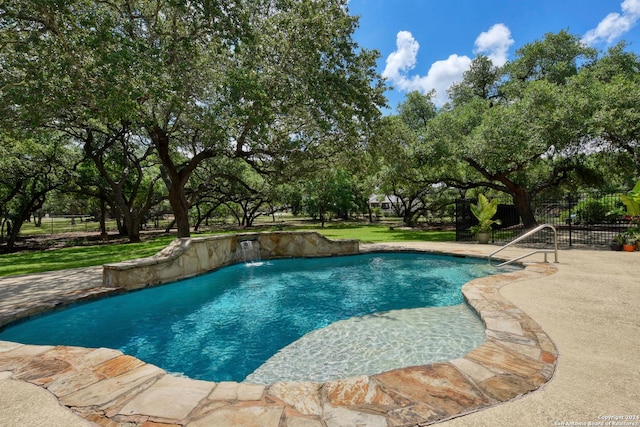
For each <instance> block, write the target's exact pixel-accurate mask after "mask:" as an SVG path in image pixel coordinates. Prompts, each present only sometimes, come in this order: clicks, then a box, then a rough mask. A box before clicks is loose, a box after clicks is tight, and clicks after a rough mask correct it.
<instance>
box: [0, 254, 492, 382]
mask: <svg viewBox="0 0 640 427" xmlns="http://www.w3.org/2000/svg"><path fill="white" fill-rule="evenodd" d="M494 271H495V270H494V269H493V268H491V267H490V266H488V265H487V263H486V261H481V260H474V259H468V258H454V257H447V256H438V255H428V254H418V253H384V254H382V253H373V254H365V255H355V256H345V257H332V258H314V259H287V260H271V261H269V262H265V263H264V264H263V265H260V266H255V265H253V266H250V267H248V266H246V265H245V264H237V265H233V266H230V267H226V268H222V269H220V270H217V271H215V272H212V273H208V274H205V275H201V276H198V277H194V278H191V279H186V280H182V281H179V282H176V283H173V284H170V285H166V286H159V287H156V288H149V289H145V290H143V291H138V292H131V293H128V294H125V295H119V296H115V297H110V298H106V299H103V300H99V301H95V302H91V303H86V304H78V305H76V306H73V307H71V308H68V309H66V310H62V311H58V312H55V313H51V314H49V315H45V316H41V317H38V318H35V319H32V320H30V321H28V322H24V323H20V324H17V325H15V326H13V327H10V328H7V329H6V330H4V331H3V332H1V333H0V340H7V341H17V342H21V343H25V344H62V345H75V346H83V347H109V348H117V349H119V350H121V351H123V352H125V353H127V354H130V355H133V356H135V357H137V358H139V359H141V360H144V361H145V362H148V363H152V364H154V365H156V366H159V367H161V368H163V369H165V370H167V371H169V372H173V373H176V374H184V375H186V376H188V377H191V378H196V379H204V380H212V381H243V380H244V379H245V378H246V377H247V376H249V375H251V374H252V373H253V372H254V371H255V370H256V369H257V368H259V367H260V366H261V365H263V363H264V362H265V361H267V360H268V359H270V358H271V357H272V356H273V355H274V354H276V353H277V352H278V351H279V350H281V349H283V348H285V347H286V346H288V345H290V344H292V343H294V342H295V341H297V340H298V339H299V338H300V337H303V336H304V335H306V334H308V333H310V332H311V331H315V330H317V329H320V328H324V327H327V326H329V325H331V324H332V323H334V322H338V321H342V320H346V319H350V318H356V319H354V320H357V318H358V317H360V318H361V319H360V320H361V321H366V320H367V315H373V314H374V313H381V314H379V315H377V316H383V315H386V316H388V317H389V318H393V316H396V317H397V314H394V313H387V312H390V311H393V310H400V309H414V308H421V307H444V306H451V305H459V304H461V303H462V302H463V298H462V294H461V292H460V288H461V287H462V285H463V284H464V283H466V282H468V281H470V280H472V279H473V278H476V277H481V276H486V275H488V274H492V273H493V272H494ZM384 313H387V314H384ZM363 316H364V317H363ZM375 317H376V316H373V318H375ZM476 326H477V323H476ZM463 335H464V334H463ZM482 338H483V337H482ZM448 340H449V339H448V338H446V337H445V338H444V339H443V340H442V341H443V343H442V344H443V345H444V344H445V343H446V341H448ZM474 346H475V345H474ZM472 348H473V347H472ZM468 350H470V349H467V350H465V351H464V352H463V353H462V354H464V353H466V352H467V351H468ZM462 354H460V355H462ZM399 363H401V364H402V363H406V362H404V361H400V362H399ZM401 366H406V365H399V366H397V367H401ZM357 374H358V373H357V372H356V373H349V374H346V375H349V376H350V375H357ZM256 381H257V380H256Z"/></svg>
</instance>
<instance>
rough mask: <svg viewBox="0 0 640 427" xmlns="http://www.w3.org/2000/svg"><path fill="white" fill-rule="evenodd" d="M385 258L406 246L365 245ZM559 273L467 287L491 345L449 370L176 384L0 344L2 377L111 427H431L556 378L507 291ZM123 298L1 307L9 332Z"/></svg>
mask: <svg viewBox="0 0 640 427" xmlns="http://www.w3.org/2000/svg"><path fill="white" fill-rule="evenodd" d="M474 249H476V248H474ZM376 250H377V251H383V250H399V248H397V247H387V246H385V245H367V246H365V247H363V248H362V251H376ZM412 250H413V249H412ZM426 252H437V253H440V252H439V251H430V250H427V251H426ZM473 252H474V251H464V250H462V251H457V253H455V254H454V255H458V256H478V254H477V253H473ZM555 271H556V268H555V266H554V265H553V264H547V263H530V264H526V266H525V268H524V269H523V270H519V271H515V272H509V273H502V274H496V275H493V276H488V277H484V278H480V279H475V280H473V281H471V282H469V283H467V284H465V285H464V287H463V288H462V292H463V295H464V297H465V300H466V302H467V304H468V305H469V306H470V307H472V308H473V309H474V310H475V311H476V313H478V315H479V317H480V318H481V319H482V321H483V322H484V324H485V328H486V341H485V342H484V344H482V345H481V346H479V347H477V348H476V349H474V350H472V351H470V352H469V353H467V354H466V355H464V356H463V357H461V358H458V359H455V360H451V361H449V362H445V363H433V364H428V365H422V366H412V367H406V368H400V369H395V370H392V371H388V372H383V373H380V374H376V375H370V376H359V377H353V378H347V379H343V380H334V381H327V382H324V383H315V382H291V383H276V384H271V385H267V386H265V385H255V384H246V383H234V382H218V383H214V382H209V381H199V380H193V379H189V378H180V377H175V376H172V375H170V374H168V373H166V372H165V371H163V370H162V369H160V368H158V367H156V366H153V365H151V364H147V363H145V362H143V361H140V360H138V359H136V358H134V357H132V356H128V355H124V354H122V353H121V352H120V351H117V350H112V349H106V348H98V349H88V348H80V347H68V346H34V345H23V344H19V343H12V342H6V341H0V378H3V379H5V378H12V379H16V380H21V381H26V382H29V383H31V384H35V385H38V386H41V387H43V388H44V389H46V390H48V391H49V392H50V393H52V394H53V395H54V396H55V397H56V398H57V399H58V401H59V403H60V404H61V405H63V406H66V407H68V408H70V409H71V410H72V411H73V412H74V413H76V414H77V415H79V416H81V417H83V418H84V419H86V420H88V421H90V422H92V423H95V424H97V425H101V426H109V427H111V426H113V427H116V426H123V427H124V426H131V427H133V426H140V427H154V426H155V427H159V426H164V427H167V426H188V427H197V426H218V427H232V426H234V427H235V426H243V427H251V426H261V427H272V426H273V427H337V426H342V427H345V426H359V425H366V426H369V427H377V426H381V427H382V426H385V427H388V426H398V427H399V426H424V425H429V424H433V423H437V422H440V421H444V420H447V419H451V418H455V417H459V416H462V415H465V414H469V413H472V412H476V411H479V410H482V409H484V408H488V407H491V406H494V405H497V404H499V403H502V402H506V401H509V400H512V399H515V398H518V397H519V396H522V395H525V394H527V393H531V392H533V391H535V390H537V389H538V388H540V387H541V386H543V385H544V384H545V383H546V382H548V381H549V380H550V379H551V378H552V377H553V374H554V371H555V368H556V361H557V357H558V351H557V349H556V346H555V345H554V343H553V342H552V341H551V339H550V338H549V336H548V335H547V334H546V333H545V332H544V331H543V330H542V329H541V327H540V326H539V325H538V324H537V323H536V322H535V321H534V320H533V319H531V318H530V317H529V316H528V315H527V314H526V313H524V312H523V311H522V310H520V309H519V308H518V307H516V306H515V305H513V304H511V303H510V302H509V301H507V300H506V299H505V298H504V297H502V295H501V294H500V292H499V290H500V288H501V287H503V286H505V285H507V284H509V283H513V282H514V281H518V280H525V279H532V278H539V277H543V276H546V275H550V274H553V273H554V272H555ZM23 277H24V280H29V279H28V276H23ZM113 292H117V290H115V291H114V290H113V289H110V288H105V287H102V286H94V287H89V288H84V289H75V290H72V291H68V292H66V293H63V294H60V295H55V296H53V297H51V298H48V299H47V298H45V299H41V300H36V301H35V302H30V301H29V299H28V295H25V296H24V297H22V299H23V301H22V302H21V304H17V305H18V307H16V304H14V305H13V306H11V307H6V306H3V307H0V325H4V324H7V323H10V322H12V321H14V320H16V319H18V318H21V317H25V316H29V315H32V314H34V313H37V312H40V311H42V310H43V309H44V310H48V309H52V308H55V307H58V306H62V305H66V304H69V303H72V302H75V301H77V300H80V299H85V298H95V297H98V296H103V295H107V294H110V293H113Z"/></svg>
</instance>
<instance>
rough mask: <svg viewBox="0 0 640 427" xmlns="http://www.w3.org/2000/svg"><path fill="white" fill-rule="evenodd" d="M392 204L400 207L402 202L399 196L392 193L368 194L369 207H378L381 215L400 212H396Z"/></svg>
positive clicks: (372, 208) (393, 214)
mask: <svg viewBox="0 0 640 427" xmlns="http://www.w3.org/2000/svg"><path fill="white" fill-rule="evenodd" d="M394 205H395V206H397V207H398V208H399V209H402V203H401V201H400V198H399V197H397V196H394V195H380V194H372V195H371V196H369V207H370V208H371V210H374V209H380V213H382V214H383V215H392V216H395V215H398V214H401V213H402V212H397V211H396V209H395V208H394Z"/></svg>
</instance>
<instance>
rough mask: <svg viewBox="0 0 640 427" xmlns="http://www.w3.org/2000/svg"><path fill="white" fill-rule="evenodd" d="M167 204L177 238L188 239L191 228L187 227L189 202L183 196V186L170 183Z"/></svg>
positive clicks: (177, 183)
mask: <svg viewBox="0 0 640 427" xmlns="http://www.w3.org/2000/svg"><path fill="white" fill-rule="evenodd" d="M169 203H170V204H171V209H172V210H173V216H174V219H175V222H176V228H177V229H178V237H189V236H190V235H191V228H190V226H189V201H188V200H187V197H186V196H185V194H184V186H182V185H181V184H180V183H179V182H175V181H172V182H171V186H170V187H169Z"/></svg>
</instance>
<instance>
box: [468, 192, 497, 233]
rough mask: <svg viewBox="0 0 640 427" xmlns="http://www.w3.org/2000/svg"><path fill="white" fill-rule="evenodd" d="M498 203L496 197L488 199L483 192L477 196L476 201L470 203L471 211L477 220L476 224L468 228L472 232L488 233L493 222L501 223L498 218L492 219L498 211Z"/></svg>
mask: <svg viewBox="0 0 640 427" xmlns="http://www.w3.org/2000/svg"><path fill="white" fill-rule="evenodd" d="M499 203H500V200H498V199H493V200H491V201H489V199H487V197H486V196H485V195H484V194H480V195H479V196H478V203H477V204H475V205H471V213H472V214H473V216H475V217H476V219H477V220H478V224H477V225H474V226H473V227H471V228H470V230H471V232H472V233H474V234H478V233H488V232H489V231H491V226H492V225H493V224H498V225H499V224H502V222H500V220H499V219H495V220H494V219H492V218H493V217H494V216H495V214H496V212H498V204H499Z"/></svg>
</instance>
